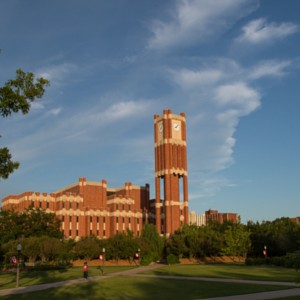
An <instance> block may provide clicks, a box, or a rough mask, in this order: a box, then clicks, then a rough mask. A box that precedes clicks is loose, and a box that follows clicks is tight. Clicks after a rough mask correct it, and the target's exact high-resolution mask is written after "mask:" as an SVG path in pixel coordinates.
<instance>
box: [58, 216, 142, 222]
mask: <svg viewBox="0 0 300 300" xmlns="http://www.w3.org/2000/svg"><path fill="white" fill-rule="evenodd" d="M72 217H73V216H69V222H70V223H72V220H73V218H72ZM74 217H75V218H76V222H77V223H78V222H79V217H78V216H74ZM65 220H66V218H65V216H62V221H63V222H64V221H65ZM99 220H100V217H97V218H96V221H97V223H99ZM90 223H93V217H90ZM103 223H105V217H103ZM116 223H119V217H116ZM122 223H125V217H122ZM128 223H129V224H130V223H131V218H128ZM136 223H137V224H140V219H136Z"/></svg>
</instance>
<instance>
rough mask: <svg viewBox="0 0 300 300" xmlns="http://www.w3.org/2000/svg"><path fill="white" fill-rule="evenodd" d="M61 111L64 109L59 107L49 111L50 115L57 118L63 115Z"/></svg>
mask: <svg viewBox="0 0 300 300" xmlns="http://www.w3.org/2000/svg"><path fill="white" fill-rule="evenodd" d="M61 111H62V108H61V107H57V108H53V109H50V110H49V111H48V114H49V115H53V116H57V115H59V114H60V113H61Z"/></svg>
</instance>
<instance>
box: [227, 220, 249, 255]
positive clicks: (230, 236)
mask: <svg viewBox="0 0 300 300" xmlns="http://www.w3.org/2000/svg"><path fill="white" fill-rule="evenodd" d="M249 247H250V232H249V231H248V230H247V227H246V226H244V225H243V224H240V223H237V224H234V223H228V224H227V227H226V229H225V232H224V247H223V249H222V254H223V255H229V256H244V257H245V256H246V254H247V252H248V250H249Z"/></svg>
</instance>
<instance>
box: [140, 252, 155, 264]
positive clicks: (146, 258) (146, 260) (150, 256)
mask: <svg viewBox="0 0 300 300" xmlns="http://www.w3.org/2000/svg"><path fill="white" fill-rule="evenodd" d="M155 261H157V255H156V254H155V253H152V252H150V253H147V254H145V255H143V256H142V259H141V265H142V266H148V265H150V264H151V263H152V262H155Z"/></svg>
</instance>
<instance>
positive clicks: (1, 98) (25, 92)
mask: <svg viewBox="0 0 300 300" xmlns="http://www.w3.org/2000/svg"><path fill="white" fill-rule="evenodd" d="M48 85H49V81H48V80H47V79H44V78H42V77H41V78H37V79H35V76H34V74H33V73H31V72H28V73H25V72H24V71H22V70H21V69H18V70H17V71H16V79H12V80H8V81H7V82H6V83H5V85H4V86H3V87H0V115H1V116H2V117H4V118H5V117H8V116H10V115H11V114H12V113H17V112H19V111H21V112H22V113H23V114H27V113H28V112H29V110H30V105H31V102H33V101H35V100H36V99H40V98H42V96H43V95H44V92H45V87H46V86H48ZM18 167H19V162H13V161H12V156H11V154H10V152H9V149H8V148H7V147H4V148H0V178H2V179H7V178H8V177H9V175H10V174H11V173H13V172H14V170H16V169H18Z"/></svg>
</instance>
